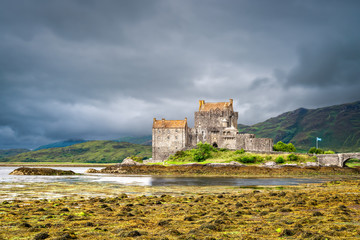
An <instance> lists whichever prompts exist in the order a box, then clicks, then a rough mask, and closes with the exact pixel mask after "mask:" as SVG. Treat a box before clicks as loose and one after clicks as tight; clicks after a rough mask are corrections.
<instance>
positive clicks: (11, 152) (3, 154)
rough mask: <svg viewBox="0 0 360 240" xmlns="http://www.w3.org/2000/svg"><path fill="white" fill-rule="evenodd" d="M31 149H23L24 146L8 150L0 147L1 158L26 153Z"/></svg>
mask: <svg viewBox="0 0 360 240" xmlns="http://www.w3.org/2000/svg"><path fill="white" fill-rule="evenodd" d="M29 151H30V150H29V149H23V148H18V149H8V150H1V149H0V159H1V158H4V157H11V156H15V155H17V154H20V153H24V152H29ZM0 161H1V160H0Z"/></svg>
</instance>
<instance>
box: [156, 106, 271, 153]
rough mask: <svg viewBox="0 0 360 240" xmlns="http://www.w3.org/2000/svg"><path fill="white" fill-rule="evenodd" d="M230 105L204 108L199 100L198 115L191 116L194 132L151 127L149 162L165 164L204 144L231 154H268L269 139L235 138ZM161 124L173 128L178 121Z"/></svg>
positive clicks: (235, 131)
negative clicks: (173, 156)
mask: <svg viewBox="0 0 360 240" xmlns="http://www.w3.org/2000/svg"><path fill="white" fill-rule="evenodd" d="M232 104H233V102H232V100H231V99H230V102H226V103H210V104H208V105H206V103H205V101H203V100H200V107H199V111H197V112H195V127H194V128H188V127H187V125H186V127H183V128H168V127H161V124H160V125H156V126H155V125H154V126H155V127H153V139H152V140H153V148H152V149H153V160H165V159H167V158H168V157H169V156H170V155H171V154H174V153H176V152H177V151H179V150H183V149H189V148H194V147H196V144H197V143H199V142H208V143H209V144H211V145H213V146H215V147H219V148H227V149H232V150H236V149H244V150H247V151H272V147H273V140H272V139H270V138H255V135H254V134H239V132H238V130H237V120H238V113H237V112H234V111H233V106H232ZM154 121H156V119H154ZM163 121H164V122H167V123H169V124H170V125H171V126H173V125H176V124H177V122H176V121H178V120H167V121H165V120H164V119H163ZM156 123H158V122H156ZM164 126H165V125H164Z"/></svg>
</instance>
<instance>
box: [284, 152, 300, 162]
mask: <svg viewBox="0 0 360 240" xmlns="http://www.w3.org/2000/svg"><path fill="white" fill-rule="evenodd" d="M287 160H288V161H297V160H299V156H297V155H295V154H293V153H292V154H290V155H288V156H287Z"/></svg>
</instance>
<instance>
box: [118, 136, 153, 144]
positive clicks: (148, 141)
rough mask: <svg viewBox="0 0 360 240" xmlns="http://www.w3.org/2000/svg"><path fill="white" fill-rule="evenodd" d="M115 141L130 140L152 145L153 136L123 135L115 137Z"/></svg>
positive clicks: (130, 141)
mask: <svg viewBox="0 0 360 240" xmlns="http://www.w3.org/2000/svg"><path fill="white" fill-rule="evenodd" d="M114 141H117V142H128V143H135V144H141V145H147V146H151V141H152V136H151V135H147V136H140V137H121V138H118V139H115V140H114Z"/></svg>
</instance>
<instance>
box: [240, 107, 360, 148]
mask: <svg viewBox="0 0 360 240" xmlns="http://www.w3.org/2000/svg"><path fill="white" fill-rule="evenodd" d="M238 128H239V132H240V133H254V134H255V135H256V136H257V137H269V138H272V139H274V142H275V143H276V142H278V141H282V142H285V143H288V142H292V143H293V144H294V145H295V147H297V148H298V149H300V150H303V151H307V150H308V149H309V148H310V147H313V146H315V141H316V137H320V138H321V139H322V141H321V142H319V144H320V147H321V148H324V149H332V150H334V151H336V152H351V151H360V140H359V139H360V101H356V102H352V103H345V104H340V105H333V106H328V107H322V108H316V109H306V108H298V109H296V110H294V111H289V112H285V113H282V114H280V115H278V116H277V117H273V118H269V119H268V120H266V121H264V122H260V123H257V124H254V125H252V126H246V125H243V124H239V125H238Z"/></svg>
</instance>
